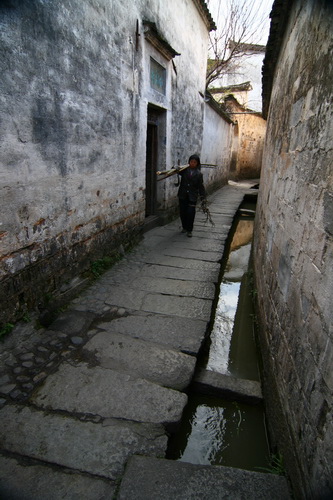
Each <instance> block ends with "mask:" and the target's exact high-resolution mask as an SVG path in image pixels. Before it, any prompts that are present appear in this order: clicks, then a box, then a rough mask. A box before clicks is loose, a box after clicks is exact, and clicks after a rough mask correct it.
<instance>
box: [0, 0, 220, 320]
mask: <svg viewBox="0 0 333 500" xmlns="http://www.w3.org/2000/svg"><path fill="white" fill-rule="evenodd" d="M214 28H215V25H214V22H213V20H212V18H211V15H210V13H209V11H208V9H207V6H206V3H205V2H204V1H203V0H191V1H188V0H170V1H168V2H163V1H162V0H135V1H130V0H121V1H120V0H112V1H110V0H88V1H85V2H81V1H79V0H61V1H59V2H45V1H42V0H32V1H30V2H20V1H18V0H8V1H6V2H2V3H1V6H0V39H1V43H0V54H1V57H0V71H1V75H2V89H1V95H0V115H1V120H0V141H1V143H0V145H1V148H0V165H1V202H0V203H1V214H2V216H1V227H0V246H1V271H0V272H1V275H0V279H1V288H0V300H1V304H2V308H1V318H0V324H4V323H6V322H8V321H14V320H15V319H17V318H19V317H21V316H22V315H23V314H24V312H25V311H27V310H29V309H30V308H32V307H36V305H38V306H39V307H40V308H43V307H44V305H45V302H46V301H47V300H49V297H50V296H52V297H54V296H55V295H59V290H60V289H62V290H63V292H64V293H65V292H66V293H67V291H68V292H69V290H70V289H71V286H72V284H73V283H74V282H73V279H74V278H75V277H77V276H79V275H82V272H84V271H86V270H87V269H89V267H90V266H91V263H92V262H93V261H94V260H96V259H99V258H101V257H103V256H104V255H105V254H112V252H116V251H118V250H119V248H121V249H123V248H125V249H126V247H127V246H128V245H130V244H131V243H132V242H133V241H135V239H136V237H137V236H138V235H139V233H140V231H141V229H142V226H143V225H144V223H145V221H146V220H147V218H149V217H151V216H155V215H156V214H159V213H166V212H167V211H172V210H173V211H174V210H175V206H176V193H177V190H176V188H175V186H174V182H173V181H172V180H167V181H165V182H160V183H157V182H156V171H158V170H165V168H169V167H171V166H172V165H177V164H184V163H186V162H187V159H188V157H189V156H190V154H193V153H199V154H200V153H201V152H202V151H204V154H205V157H204V158H202V161H205V162H207V163H215V162H217V163H218V167H217V170H216V171H215V172H214V173H210V174H209V177H207V178H206V179H205V181H207V183H208V186H207V187H208V188H209V184H210V183H212V184H214V185H215V186H216V185H217V184H218V183H220V184H221V183H222V182H223V180H225V179H226V177H227V173H226V169H227V168H228V165H227V159H226V157H227V154H226V153H225V151H224V150H223V149H222V145H220V144H219V143H215V146H214V148H213V149H209V148H207V147H205V145H204V144H203V130H204V127H205V126H206V127H207V126H208V127H209V124H207V123H206V125H205V124H204V121H205V120H207V119H208V120H209V116H208V112H207V113H206V115H205V107H206V106H207V103H205V99H204V94H205V76H206V64H207V50H208V49H207V47H208V36H209V31H210V30H212V29H214ZM214 119H215V117H214ZM221 120H222V118H221ZM222 142H223V141H222ZM222 157H223V162H222ZM219 158H221V160H219ZM205 172H208V170H207V171H205ZM204 175H207V176H208V174H206V173H205V174H204Z"/></svg>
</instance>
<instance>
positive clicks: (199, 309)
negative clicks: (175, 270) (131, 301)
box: [142, 293, 213, 322]
mask: <svg viewBox="0 0 333 500" xmlns="http://www.w3.org/2000/svg"><path fill="white" fill-rule="evenodd" d="M212 305H213V300H209V299H197V298H196V297H175V296H172V295H162V294H152V293H149V294H147V295H146V296H145V298H144V300H143V304H142V310H143V311H147V312H152V313H158V314H168V315H175V316H180V317H182V318H192V319H200V320H203V321H207V322H208V321H209V320H210V316H211V312H212Z"/></svg>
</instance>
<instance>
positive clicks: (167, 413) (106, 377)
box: [30, 362, 187, 425]
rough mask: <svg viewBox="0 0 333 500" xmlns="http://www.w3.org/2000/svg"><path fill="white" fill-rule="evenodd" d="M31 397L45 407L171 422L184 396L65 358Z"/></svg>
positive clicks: (141, 380) (176, 415) (184, 403)
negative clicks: (71, 362) (71, 361)
mask: <svg viewBox="0 0 333 500" xmlns="http://www.w3.org/2000/svg"><path fill="white" fill-rule="evenodd" d="M30 401H31V402H32V403H34V404H36V405H37V406H39V407H41V408H44V409H53V410H64V411H69V412H75V413H83V414H91V415H99V416H101V417H103V418H122V419H126V420H133V421H136V422H149V423H155V424H157V423H158V424H165V425H170V424H176V423H177V422H179V420H180V418H181V415H182V411H183V409H184V406H185V405H186V403H187V396H186V395H185V394H183V393H181V392H178V391H175V390H172V389H166V388H165V387H161V386H159V385H157V384H154V383H152V382H149V381H147V380H144V379H140V378H135V377H132V376H130V375H128V374H127V373H123V372H118V371H115V370H109V369H104V368H101V367H98V366H95V367H91V368H90V367H89V366H88V365H87V364H86V363H78V364H77V365H71V364H70V363H67V362H64V363H63V364H62V365H60V367H59V370H58V371H57V372H56V373H54V374H52V375H50V376H49V377H48V378H47V379H46V381H45V382H44V384H43V385H42V386H41V387H40V388H39V389H38V390H37V391H36V392H35V393H34V394H33V396H32V397H31V399H30Z"/></svg>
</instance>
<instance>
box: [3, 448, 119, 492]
mask: <svg viewBox="0 0 333 500" xmlns="http://www.w3.org/2000/svg"><path fill="white" fill-rule="evenodd" d="M0 471H1V472H0V498H2V499H3V500H9V499H10V500H16V499H17V500H18V499H19V500H45V499H46V498H47V500H59V499H60V498H68V499H70V500H82V499H84V500H96V499H98V500H109V499H110V498H112V497H113V495H114V493H115V491H116V486H115V483H114V482H112V481H110V480H106V479H102V478H98V477H93V476H87V475H83V474H79V473H77V472H73V471H69V470H68V469H67V471H66V472H63V471H62V470H60V469H59V468H52V467H49V466H45V465H41V464H39V463H38V462H36V461H31V460H30V461H29V463H28V461H27V460H22V459H20V461H18V460H16V459H14V458H9V457H1V456H0Z"/></svg>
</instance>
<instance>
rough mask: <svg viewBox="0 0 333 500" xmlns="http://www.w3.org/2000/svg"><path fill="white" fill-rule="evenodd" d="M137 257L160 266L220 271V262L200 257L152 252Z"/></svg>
mask: <svg viewBox="0 0 333 500" xmlns="http://www.w3.org/2000/svg"><path fill="white" fill-rule="evenodd" d="M136 258H137V259H138V260H140V261H141V262H144V263H146V264H149V263H150V264H159V265H160V266H171V267H180V268H181V269H199V270H209V271H215V272H217V273H219V271H220V264H219V263H218V262H208V261H202V260H199V259H189V258H186V256H185V255H184V256H183V257H172V256H169V255H156V253H150V254H147V255H145V256H140V255H137V256H136Z"/></svg>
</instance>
